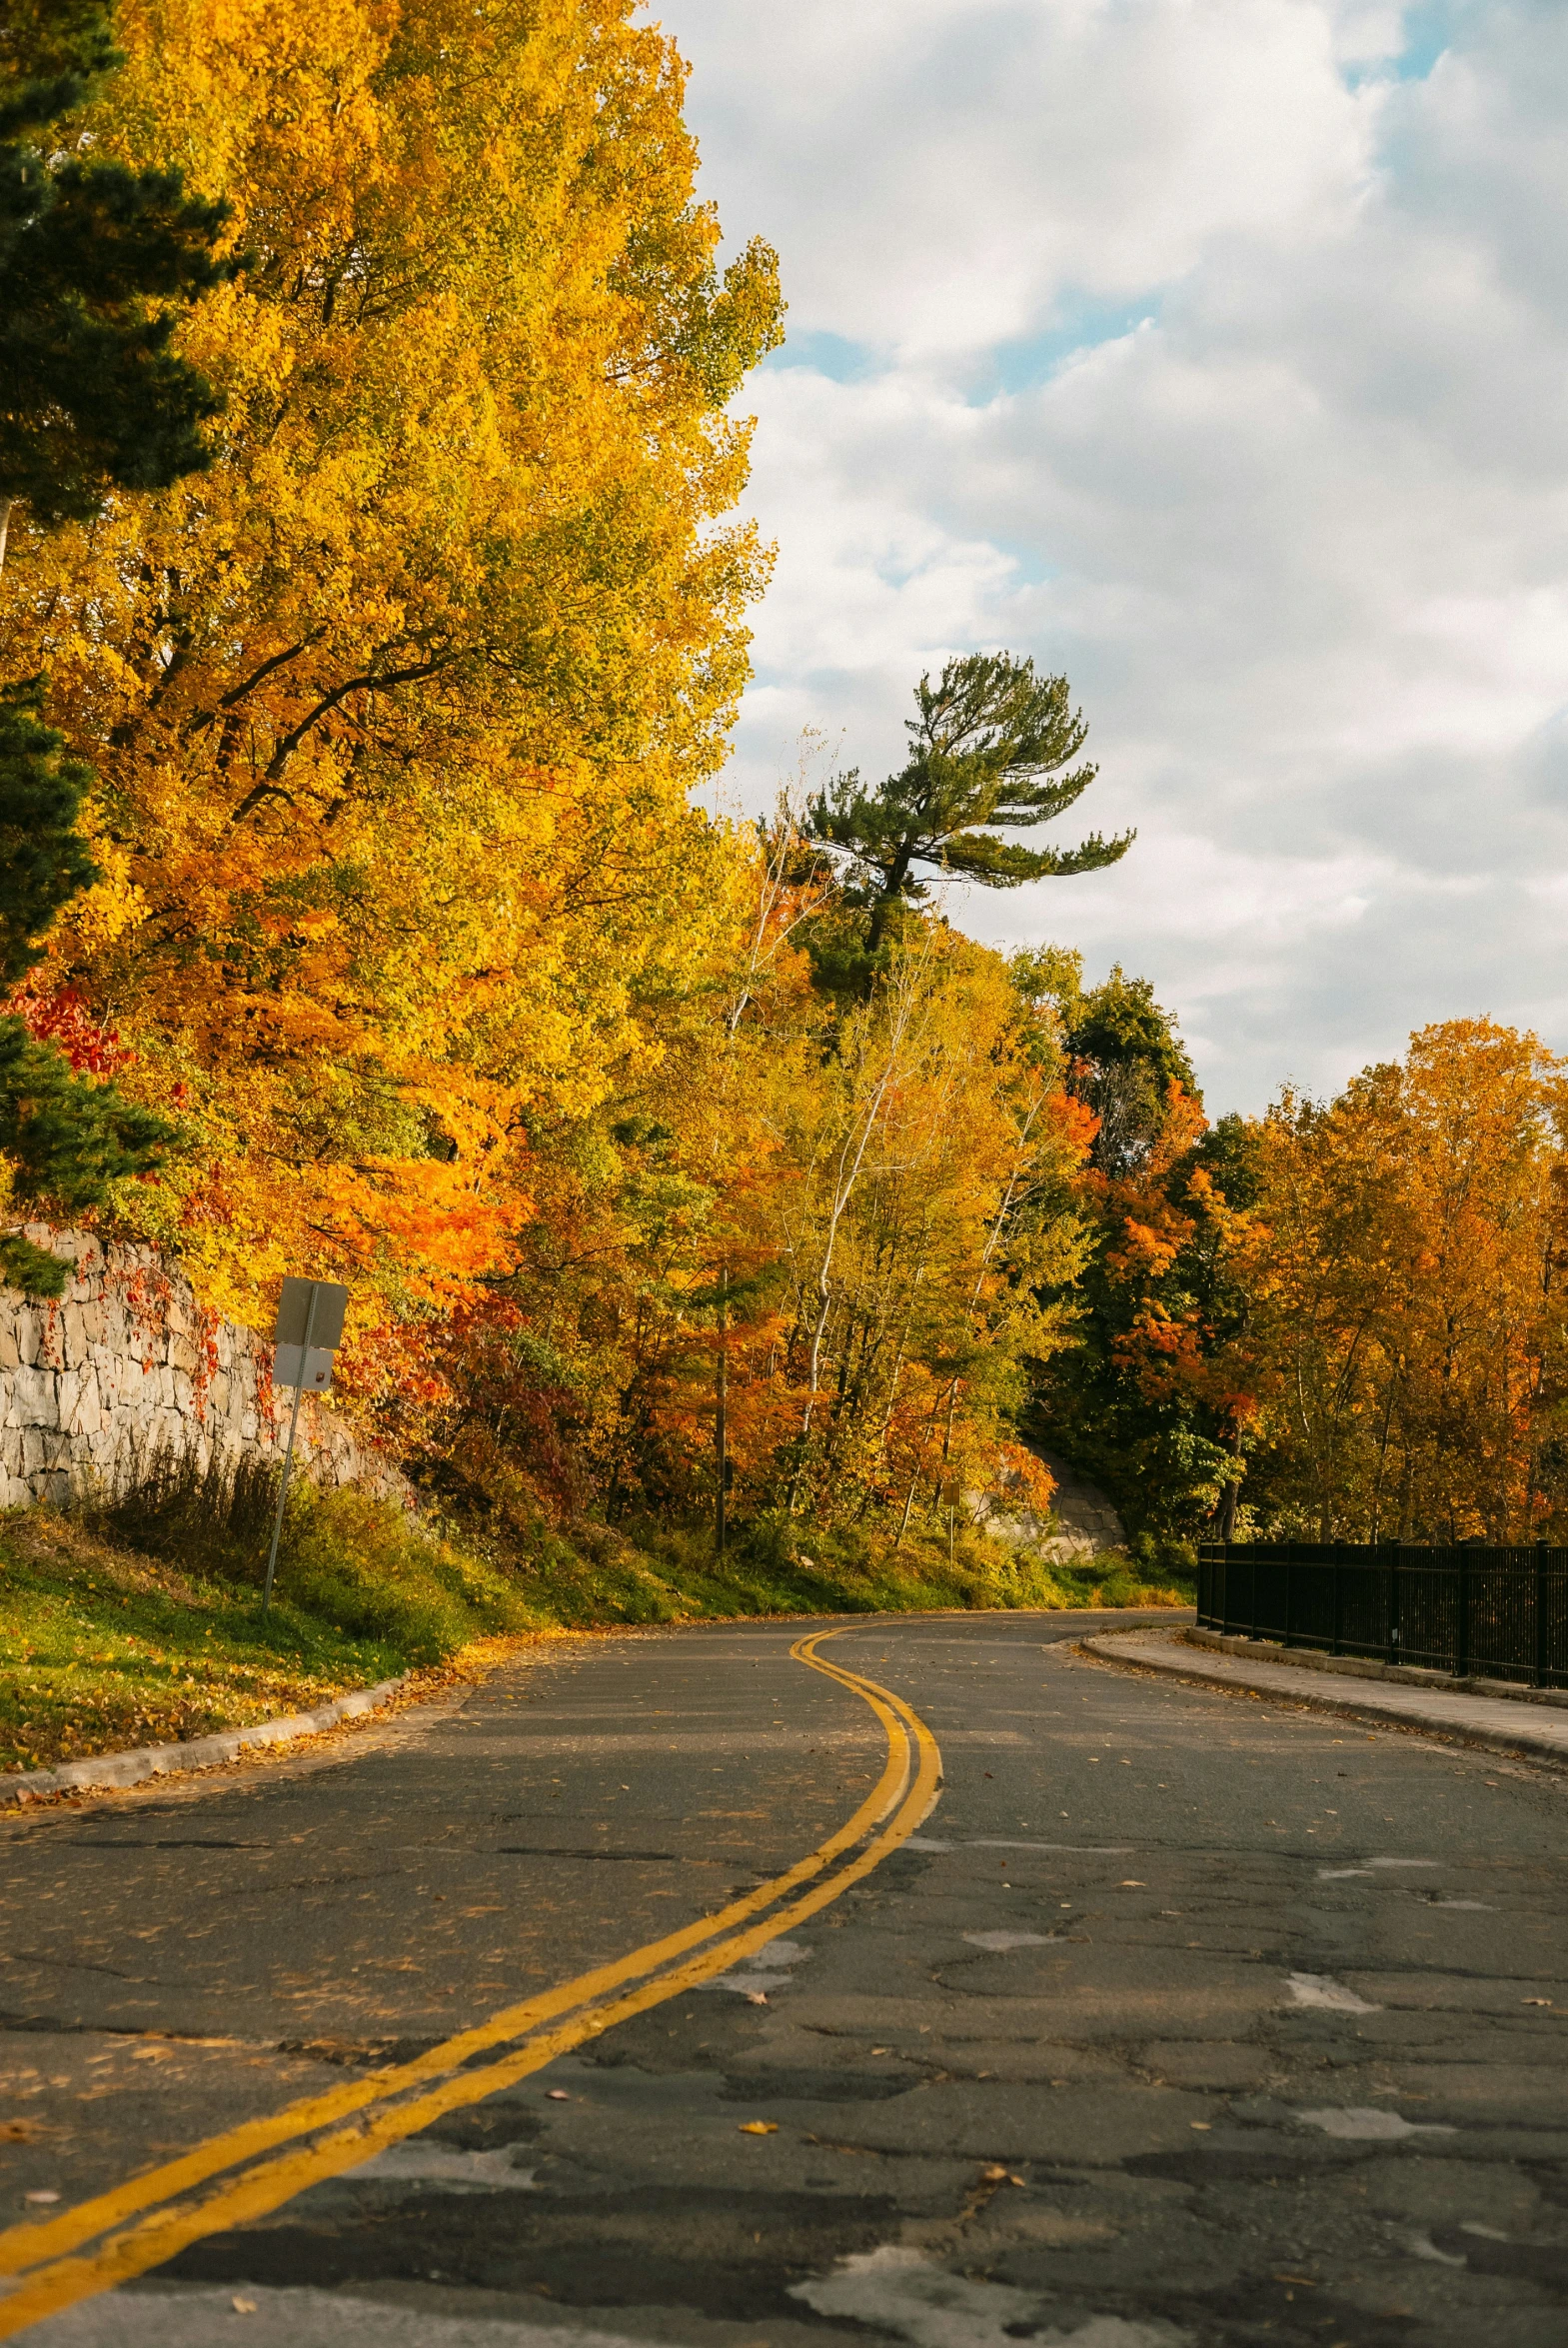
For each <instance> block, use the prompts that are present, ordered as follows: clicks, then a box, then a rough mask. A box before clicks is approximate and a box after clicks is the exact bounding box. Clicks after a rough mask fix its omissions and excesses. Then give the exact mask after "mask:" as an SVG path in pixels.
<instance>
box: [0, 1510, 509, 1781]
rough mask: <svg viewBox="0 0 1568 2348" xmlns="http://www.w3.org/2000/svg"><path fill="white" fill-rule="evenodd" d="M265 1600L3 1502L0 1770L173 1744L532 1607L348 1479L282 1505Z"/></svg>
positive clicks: (254, 1591)
mask: <svg viewBox="0 0 1568 2348" xmlns="http://www.w3.org/2000/svg"><path fill="white" fill-rule="evenodd" d="M290 1514H291V1519H292V1521H291V1526H290V1533H291V1538H290V1542H289V1545H288V1549H287V1551H286V1553H285V1555H284V1557H283V1559H282V1561H281V1564H280V1570H279V1579H278V1587H277V1591H276V1593H275V1595H274V1600H273V1605H272V1608H271V1610H270V1612H269V1613H268V1614H266V1615H265V1616H264V1615H263V1614H262V1612H261V1604H260V1590H259V1588H258V1587H257V1586H256V1585H255V1584H254V1583H250V1582H246V1581H235V1580H230V1579H225V1578H220V1577H219V1576H218V1575H216V1574H203V1573H201V1572H200V1571H197V1570H192V1568H191V1567H190V1566H189V1565H187V1564H185V1563H171V1562H170V1561H169V1560H167V1559H166V1558H159V1557H157V1556H150V1555H147V1554H144V1553H141V1552H140V1551H139V1549H138V1548H133V1547H131V1546H129V1545H128V1544H127V1543H126V1542H125V1540H124V1539H123V1537H122V1538H118V1539H117V1538H115V1537H114V1536H113V1534H112V1533H111V1532H109V1531H108V1530H107V1528H104V1527H102V1526H94V1525H90V1524H86V1523H83V1522H82V1521H80V1520H79V1519H78V1518H76V1517H74V1516H67V1515H63V1514H61V1513H60V1512H59V1511H58V1510H56V1509H53V1508H46V1507H35V1508H27V1509H10V1510H7V1511H6V1512H5V1513H4V1514H3V1515H0V1769H3V1770H7V1771H15V1770H17V1769H26V1768H37V1767H41V1766H47V1765H48V1764H49V1763H50V1762H52V1761H61V1760H72V1759H77V1758H80V1757H82V1756H84V1755H86V1754H89V1753H99V1752H114V1751H117V1750H120V1749H122V1748H124V1747H126V1746H128V1745H140V1744H163V1743H175V1742H178V1741H180V1740H182V1739H184V1738H187V1737H192V1736H203V1735H206V1734H207V1733H208V1732H209V1731H210V1730H212V1729H215V1728H234V1727H241V1726H244V1725H246V1724H248V1723H249V1722H251V1721H255V1720H266V1719H270V1718H272V1717H274V1716H275V1715H276V1714H278V1713H281V1712H293V1711H299V1710H302V1709H306V1708H308V1707H310V1706H312V1705H315V1704H320V1703H323V1702H325V1701H326V1700H327V1698H328V1697H329V1696H333V1695H338V1694H341V1693H342V1692H343V1691H344V1690H345V1689H346V1688H353V1687H369V1686H373V1685H374V1684H375V1683H376V1682H377V1681H378V1680H382V1679H393V1678H397V1677H399V1676H401V1675H402V1674H403V1673H404V1672H407V1671H411V1670H418V1669H420V1668H421V1667H426V1668H429V1667H432V1666H439V1665H440V1664H442V1663H443V1662H445V1661H446V1660H447V1659H448V1658H449V1657H451V1656H452V1655H454V1654H456V1653H458V1652H459V1651H461V1650H462V1649H463V1648H464V1647H468V1646H472V1645H473V1644H474V1643H475V1642H476V1641H478V1640H482V1639H485V1638H494V1637H496V1636H497V1635H498V1634H499V1635H505V1634H507V1633H515V1632H517V1631H520V1630H523V1629H525V1628H527V1627H528V1624H529V1621H530V1619H531V1617H530V1615H529V1613H528V1610H527V1609H526V1607H525V1606H524V1605H523V1604H522V1603H521V1601H520V1599H519V1596H518V1593H517V1591H516V1589H515V1587H514V1586H513V1585H512V1584H511V1583H509V1582H508V1581H507V1579H506V1578H505V1577H504V1576H503V1575H501V1574H500V1573H497V1572H495V1571H494V1570H492V1569H490V1568H487V1567H485V1566H483V1565H481V1564H479V1563H478V1562H477V1561H476V1560H474V1559H472V1558H470V1557H467V1556H464V1555H462V1554H460V1553H459V1552H457V1551H455V1550H454V1549H452V1548H451V1547H450V1546H449V1545H448V1544H446V1543H444V1542H440V1541H432V1540H427V1539H425V1538H424V1537H423V1536H422V1535H421V1534H420V1533H418V1532H417V1531H411V1530H410V1529H409V1528H408V1526H407V1524H406V1523H405V1522H404V1521H403V1520H402V1518H401V1511H399V1510H396V1509H394V1508H391V1507H389V1506H387V1505H386V1504H385V1503H383V1502H379V1501H375V1500H369V1499H367V1498H365V1497H364V1496H363V1495H361V1494H359V1493H355V1492H334V1493H328V1494H321V1495H316V1494H309V1495H308V1496H305V1497H303V1499H302V1503H301V1504H300V1505H299V1506H298V1507H297V1508H295V1507H291V1511H290Z"/></svg>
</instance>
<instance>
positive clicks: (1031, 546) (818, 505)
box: [667, 0, 1568, 1108]
mask: <svg viewBox="0 0 1568 2348" xmlns="http://www.w3.org/2000/svg"><path fill="white" fill-rule="evenodd" d="M1450 13H1451V26H1450V34H1451V38H1450V45H1449V47H1448V49H1447V50H1446V52H1445V53H1444V54H1442V55H1441V57H1439V58H1438V59H1437V61H1436V62H1435V63H1432V62H1431V56H1430V51H1431V49H1432V48H1433V47H1435V44H1432V43H1431V42H1430V38H1429V36H1430V32H1431V28H1432V25H1433V23H1434V22H1435V21H1436V16H1435V12H1434V10H1433V9H1432V8H1431V7H1430V6H1428V7H1423V8H1421V9H1419V10H1414V9H1405V10H1402V9H1400V8H1399V7H1397V6H1393V5H1348V4H1344V5H1337V6H1336V5H1334V4H1333V0H1013V4H1011V5H1001V4H997V0H906V4H901V5H900V6H899V7H897V8H896V9H895V8H893V7H891V6H890V5H883V4H882V0H860V5H858V6H857V7H856V8H854V9H844V8H842V7H841V6H834V7H831V8H829V7H828V6H826V5H818V4H817V0H797V4H796V6H795V7H794V8H793V9H791V10H790V11H787V12H784V11H774V12H768V13H767V14H762V13H759V12H756V11H753V10H749V9H745V8H743V7H741V6H740V5H739V0H676V4H675V6H674V7H673V8H672V9H671V11H670V12H669V16H668V19H667V21H668V22H669V23H670V26H671V29H672V30H673V31H674V32H675V33H676V34H677V36H678V38H679V39H680V40H681V42H682V44H683V46H684V48H685V49H686V50H687V51H688V52H689V53H690V54H691V55H692V57H693V60H694V68H695V71H694V80H693V87H692V95H691V107H690V111H691V113H692V116H693V119H694V120H695V122H696V123H697V126H698V129H699V132H700V135H701V136H702V138H703V142H704V152H705V157H707V158H708V163H707V166H706V170H707V174H708V182H709V184H708V187H707V192H710V193H712V194H714V195H716V196H717V197H718V199H719V201H720V204H721V207H722V211H723V215H724V217H725V220H726V224H727V227H728V228H729V229H730V231H731V232H732V234H735V235H743V236H744V235H746V234H749V233H751V232H752V231H753V230H754V229H761V230H762V231H763V232H764V233H766V234H769V235H771V236H772V237H773V238H774V239H775V241H776V242H777V243H778V244H779V245H780V248H781V252H782V256H783V260H784V273H785V286H786V291H787V293H788V294H789V297H790V301H791V317H790V328H791V334H792V335H795V334H796V333H797V332H798V331H801V330H803V334H804V337H805V339H803V340H799V341H797V342H796V345H795V348H794V349H793V350H791V349H788V348H786V350H785V352H784V354H783V355H782V364H779V365H775V366H771V367H770V368H769V369H767V370H765V371H764V373H763V374H762V375H761V376H759V377H757V378H755V379H754V381H753V384H752V385H751V386H750V387H749V389H748V394H747V401H748V404H749V405H750V406H752V407H754V408H755V409H756V411H757V414H758V416H759V419H760V425H759V434H758V442H757V462H756V469H755V474H754V485H753V493H752V497H751V500H750V503H751V504H752V505H753V507H754V508H755V510H756V511H757V512H758V514H759V516H760V518H761V520H762V522H763V525H764V528H765V530H766V531H768V532H769V533H770V534H771V535H772V536H774V537H776V538H777V539H778V541H779V546H780V564H779V572H778V577H777V581H776V585H775V587H774V590H773V592H772V595H771V597H770V599H769V601H768V603H767V605H766V606H765V608H764V610H763V612H762V613H761V615H760V616H759V622H758V635H757V657H758V668H759V682H758V685H757V686H756V688H755V689H754V691H753V694H752V695H751V696H750V697H749V701H748V706H747V711H746V715H745V718H744V721H743V727H742V733H741V738H740V749H739V760H738V766H737V769H736V770H735V773H736V779H737V782H738V784H739V786H740V787H741V788H743V789H744V790H747V791H748V792H750V793H751V794H753V795H754V796H758V795H760V794H761V792H762V791H763V789H764V787H765V785H766V783H767V781H768V780H769V779H770V778H771V776H772V774H773V773H774V772H775V771H777V770H779V769H782V768H784V767H786V766H787V765H788V764H790V763H791V762H792V748H791V738H792V737H793V735H794V734H795V733H796V732H797V730H798V728H799V727H800V726H801V725H802V724H812V725H815V726H817V727H818V728H820V729H821V730H822V731H823V732H824V733H826V734H827V735H828V736H829V737H832V738H836V737H837V736H838V735H839V734H840V733H841V734H842V736H843V744H844V755H845V759H846V762H847V763H854V764H859V765H861V766H863V767H864V768H865V769H866V770H867V771H868V772H870V773H872V774H875V773H880V772H883V771H885V769H886V768H887V767H888V766H890V765H892V764H894V763H896V761H897V759H898V756H899V745H900V743H901V740H902V737H901V732H900V727H901V720H902V717H903V714H904V710H905V707H906V706H907V695H908V690H909V687H910V685H911V683H912V682H913V679H914V677H915V676H916V675H917V674H918V673H919V672H920V670H921V669H922V668H923V667H926V666H929V665H932V664H933V663H936V662H939V661H940V659H941V658H942V657H943V656H944V655H945V654H946V653H948V652H950V651H953V650H958V649H963V648H967V647H970V646H974V645H979V644H986V645H996V644H1005V645H1008V646H1009V647H1011V648H1012V649H1014V650H1018V651H1024V650H1027V651H1030V652H1033V653H1034V654H1035V655H1036V657H1037V658H1039V659H1040V660H1041V661H1043V662H1044V663H1045V664H1046V665H1047V666H1049V667H1052V668H1062V669H1065V671H1066V672H1067V674H1068V676H1069V677H1070V678H1071V680H1072V684H1073V688H1074V692H1075V694H1076V695H1077V696H1078V698H1080V699H1081V701H1082V703H1083V705H1084V709H1085V712H1086V714H1087V716H1088V717H1089V719H1090V721H1091V726H1092V735H1091V747H1092V749H1093V751H1094V753H1095V755H1096V756H1097V757H1098V758H1099V760H1100V762H1101V767H1102V775H1101V780H1100V781H1099V783H1098V784H1096V786H1095V788H1094V790H1093V792H1092V794H1091V795H1090V801H1089V802H1086V803H1085V814H1086V818H1087V826H1088V828H1095V827H1098V828H1105V829H1109V828H1111V827H1114V826H1118V825H1122V824H1127V823H1135V824H1136V825H1137V827H1138V830H1139V839H1138V843H1137V846H1136V847H1135V848H1134V850H1133V852H1132V854H1131V856H1130V857H1129V858H1128V859H1127V861H1126V862H1125V863H1124V864H1123V865H1121V866H1120V867H1118V868H1116V870H1115V871H1113V872H1111V873H1107V874H1103V875H1099V876H1095V877H1093V878H1092V879H1087V880H1081V881H1075V882H1071V883H1057V884H1040V885H1038V886H1036V887H1034V888H1031V889H1028V890H1024V891H1020V892H1018V893H1016V894H1015V895H1009V896H1002V897H979V895H978V893H975V892H970V893H969V896H968V899H967V900H966V901H965V903H964V905H963V907H962V909H961V912H960V911H959V909H958V908H957V906H956V903H955V908H954V910H955V913H956V914H957V915H958V918H961V919H962V920H963V922H964V924H965V926H966V927H969V928H972V929H973V930H975V932H976V934H979V935H984V936H991V937H997V936H1005V937H1010V938H1013V939H1017V940H1020V941H1021V940H1023V939H1025V938H1028V937H1038V936H1042V935H1047V934H1048V935H1054V936H1056V937H1058V938H1061V939H1063V940H1064V941H1070V942H1074V943H1079V944H1082V945H1083V946H1084V948H1085V951H1086V953H1087V954H1088V957H1089V960H1090V963H1091V965H1098V966H1100V967H1102V966H1103V964H1104V963H1106V962H1108V961H1109V960H1111V959H1112V958H1117V959H1120V960H1121V961H1123V962H1124V963H1125V964H1126V965H1127V966H1128V967H1129V968H1133V969H1137V970H1140V971H1144V972H1146V973H1147V974H1148V975H1149V976H1150V977H1151V978H1153V979H1154V981H1155V984H1156V988H1157V990H1158V991H1159V993H1160V995H1161V997H1162V999H1163V1000H1165V1001H1167V1002H1169V1003H1171V1004H1173V1005H1174V1006H1175V1007H1176V1008H1177V1009H1178V1010H1179V1011H1180V1012H1181V1014H1182V1016H1183V1019H1184V1021H1185V1024H1186V1027H1187V1030H1188V1033H1189V1037H1190V1038H1191V1039H1192V1040H1193V1041H1194V1043H1195V1045H1196V1048H1197V1055H1198V1059H1199V1067H1200V1072H1201V1073H1203V1074H1204V1076H1205V1080H1206V1082H1207V1083H1208V1085H1209V1088H1210V1095H1211V1105H1212V1106H1214V1107H1216V1108H1225V1107H1230V1106H1247V1107H1251V1106H1256V1105H1257V1104H1258V1103H1259V1102H1260V1101H1261V1100H1262V1099H1263V1098H1264V1097H1266V1095H1267V1093H1268V1091H1269V1090H1270V1089H1271V1088H1272V1086H1273V1085H1274V1083H1276V1082H1277V1081H1278V1079H1279V1078H1280V1077H1281V1076H1283V1075H1284V1074H1286V1073H1287V1072H1289V1073H1293V1074H1295V1075H1297V1076H1298V1077H1307V1078H1308V1079H1309V1081H1312V1082H1316V1083H1322V1084H1335V1083H1338V1082H1340V1081H1342V1079H1343V1077H1344V1076H1345V1075H1346V1074H1347V1073H1348V1072H1349V1071H1350V1069H1351V1068H1353V1067H1354V1066H1356V1065H1358V1064H1359V1062H1360V1060H1361V1059H1364V1058H1366V1057H1369V1056H1373V1055H1378V1056H1387V1055H1389V1054H1391V1053H1393V1052H1396V1051H1397V1050H1398V1049H1399V1048H1400V1045H1401V1042H1402V1038H1403V1035H1404V1032H1405V1031H1406V1030H1407V1029H1408V1028H1409V1027H1410V1026H1412V1025H1416V1024H1420V1023H1422V1022H1424V1021H1426V1020H1429V1019H1435V1018H1441V1017H1449V1016H1461V1015H1464V1014H1467V1013H1471V1012H1475V1011H1480V1010H1483V1009H1484V1010H1487V1011H1489V1012H1491V1013H1493V1014H1495V1015H1496V1016H1500V1017H1517V1018H1519V1019H1521V1020H1529V1021H1532V1022H1534V1023H1535V1024H1537V1025H1539V1026H1541V1027H1542V1028H1543V1030H1544V1031H1545V1033H1546V1034H1547V1037H1548V1041H1554V1042H1556V1043H1557V1044H1559V1045H1560V1046H1568V982H1565V980H1564V979H1563V977H1562V975H1561V973H1562V960H1563V958H1562V953H1561V945H1560V909H1561V903H1562V900H1563V897H1564V895H1565V894H1568V824H1565V822H1564V805H1565V802H1564V793H1563V788H1562V786H1563V781H1564V778H1565V769H1568V741H1565V737H1564V720H1563V715H1562V713H1563V710H1564V705H1565V703H1568V468H1565V466H1564V457H1565V454H1568V400H1565V396H1564V395H1565V390H1568V303H1565V296H1568V240H1565V239H1564V237H1563V235H1562V215H1563V210H1564V203H1565V198H1568V153H1565V151H1564V149H1563V146H1562V141H1561V130H1560V126H1561V122H1562V120H1563V117H1564V112H1565V101H1568V11H1565V10H1562V9H1561V8H1560V7H1553V6H1551V5H1549V4H1548V0H1531V4H1525V0H1519V4H1516V5H1510V4H1509V0H1453V7H1452V9H1451V12H1450ZM1417 29H1422V30H1423V33H1424V36H1425V37H1426V38H1427V52H1425V53H1421V54H1416V55H1413V56H1412V57H1411V58H1405V57H1404V54H1403V52H1404V39H1405V35H1406V34H1409V33H1413V32H1414V31H1415V30H1417ZM1411 64H1414V65H1415V66H1417V67H1419V68H1420V69H1421V70H1419V71H1417V72H1411V71H1410V70H1409V67H1410V66H1411ZM1428 67H1429V70H1427V68H1428ZM1118 302H1119V303H1121V304H1122V305H1123V309H1124V314H1122V315H1118V316H1114V317H1113V316H1111V314H1110V310H1109V309H1107V308H1106V307H1105V305H1111V306H1114V305H1115V304H1116V303H1118ZM1096 304H1098V305H1100V308H1099V309H1098V310H1096V309H1095V307H1094V305H1096ZM1074 319H1076V320H1077V321H1079V322H1080V324H1081V327H1082V341H1081V347H1080V348H1079V349H1077V350H1076V351H1073V350H1072V349H1071V348H1070V345H1071V342H1072V339H1073V337H1072V334H1071V332H1070V331H1069V332H1067V333H1066V334H1065V336H1062V335H1058V336H1057V337H1056V340H1055V341H1051V340H1050V339H1049V338H1050V336H1051V333H1052V330H1053V325H1056V326H1059V325H1061V324H1062V322H1066V325H1067V327H1068V328H1069V329H1070V327H1071V324H1072V321H1073V320H1074ZM811 335H818V336H833V337H836V338H838V343H837V344H836V345H833V346H821V345H817V344H813V342H812V341H811V340H810V339H809V337H810V336H811ZM1031 338H1032V342H1031ZM844 345H853V346H855V356H856V363H855V364H853V365H843V364H837V363H836V362H837V360H839V359H842V357H843V356H844V354H843V350H842V346H844ZM802 357H803V360H804V361H805V363H804V364H802V363H800V360H801V358H802ZM829 366H831V367H832V370H833V372H832V374H829V373H828V372H826V369H827V368H828V367H829ZM834 375H836V376H837V377H839V378H841V379H840V380H834V379H833V377H834Z"/></svg>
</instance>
